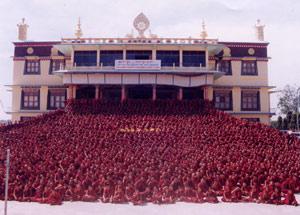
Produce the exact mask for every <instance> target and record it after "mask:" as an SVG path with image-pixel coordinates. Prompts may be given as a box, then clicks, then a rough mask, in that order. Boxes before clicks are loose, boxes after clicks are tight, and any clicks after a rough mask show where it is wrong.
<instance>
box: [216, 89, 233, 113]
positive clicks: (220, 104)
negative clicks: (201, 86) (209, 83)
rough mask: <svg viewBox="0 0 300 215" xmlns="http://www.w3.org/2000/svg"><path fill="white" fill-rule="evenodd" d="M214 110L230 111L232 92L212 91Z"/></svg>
mask: <svg viewBox="0 0 300 215" xmlns="http://www.w3.org/2000/svg"><path fill="white" fill-rule="evenodd" d="M214 104H215V108H217V109H220V110H232V91H231V90H215V91H214Z"/></svg>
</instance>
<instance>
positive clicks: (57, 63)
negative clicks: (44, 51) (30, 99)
mask: <svg viewBox="0 0 300 215" xmlns="http://www.w3.org/2000/svg"><path fill="white" fill-rule="evenodd" d="M64 66H65V61H64V60H51V62H50V70H49V74H53V72H54V71H58V70H60V69H61V68H62V67H64Z"/></svg>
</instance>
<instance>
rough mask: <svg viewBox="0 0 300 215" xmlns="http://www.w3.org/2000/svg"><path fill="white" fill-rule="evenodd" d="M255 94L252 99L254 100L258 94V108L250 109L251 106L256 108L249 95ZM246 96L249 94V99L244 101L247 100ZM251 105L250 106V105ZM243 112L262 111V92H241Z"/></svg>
mask: <svg viewBox="0 0 300 215" xmlns="http://www.w3.org/2000/svg"><path fill="white" fill-rule="evenodd" d="M250 93H253V97H252V99H253V100H254V98H255V97H254V94H256V95H255V96H256V101H257V103H256V106H257V107H256V108H255V107H249V106H254V105H253V103H251V102H253V101H251V100H249V98H250V96H249V94H250ZM245 94H248V96H246V98H248V100H246V101H245V100H244V99H245ZM244 104H247V105H246V107H245V106H244ZM249 104H250V105H249ZM241 110H242V111H260V91H259V90H242V91H241Z"/></svg>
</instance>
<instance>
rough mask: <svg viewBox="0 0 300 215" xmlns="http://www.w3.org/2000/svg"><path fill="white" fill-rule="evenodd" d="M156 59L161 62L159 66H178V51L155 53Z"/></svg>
mask: <svg viewBox="0 0 300 215" xmlns="http://www.w3.org/2000/svg"><path fill="white" fill-rule="evenodd" d="M156 59H157V60H161V66H173V65H175V66H179V51H157V52H156Z"/></svg>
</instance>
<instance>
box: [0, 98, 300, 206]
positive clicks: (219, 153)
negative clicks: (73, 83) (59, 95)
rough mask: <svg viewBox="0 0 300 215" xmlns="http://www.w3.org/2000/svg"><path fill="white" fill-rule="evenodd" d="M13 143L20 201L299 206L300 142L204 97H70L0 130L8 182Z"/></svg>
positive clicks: (0, 169)
mask: <svg viewBox="0 0 300 215" xmlns="http://www.w3.org/2000/svg"><path fill="white" fill-rule="evenodd" d="M8 148H9V149H10V152H11V157H10V178H9V196H8V197H9V199H10V200H16V201H33V202H40V203H46V204H53V205H55V204H61V203H62V202H63V201H88V202H97V201H102V202H110V203H128V202H131V203H133V204H138V205H141V204H145V203H148V202H152V203H156V204H167V203H175V202H178V201H184V202H195V203H202V202H210V203H217V202H219V201H223V202H257V203H267V204H278V205H280V204H287V205H297V201H296V198H295V195H294V194H295V193H300V142H299V140H297V139H296V138H295V137H292V136H289V135H287V134H283V133H281V132H280V131H278V130H276V129H272V128H269V127H268V126H266V125H262V124H260V123H252V122H246V121H244V120H239V119H236V118H233V117H231V116H229V115H228V114H226V113H223V112H220V111H217V110H214V109H213V108H211V106H210V105H209V104H208V103H203V102H197V101H185V102H184V101H181V102H179V101H157V102H152V101H148V102H147V101H127V102H124V103H122V104H119V103H112V102H99V101H84V100H83V101H69V102H68V105H67V107H66V109H65V110H57V111H55V112H52V113H48V114H45V115H42V116H39V117H37V118H35V119H32V120H29V121H26V122H23V123H18V124H13V125H8V126H5V127H2V128H0V153H1V154H0V180H1V181H2V182H3V181H4V178H5V159H6V149H8ZM4 190H5V187H4V183H0V199H3V198H4Z"/></svg>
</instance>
